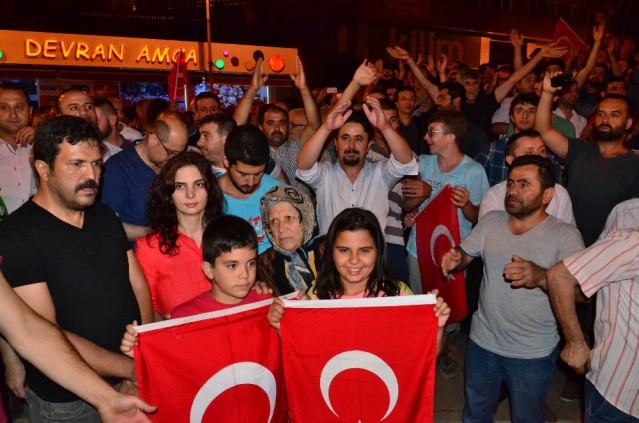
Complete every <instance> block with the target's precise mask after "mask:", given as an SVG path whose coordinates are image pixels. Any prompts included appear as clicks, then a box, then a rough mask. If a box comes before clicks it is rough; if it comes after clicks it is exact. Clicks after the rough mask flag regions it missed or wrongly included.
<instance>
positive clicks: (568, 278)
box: [546, 261, 590, 373]
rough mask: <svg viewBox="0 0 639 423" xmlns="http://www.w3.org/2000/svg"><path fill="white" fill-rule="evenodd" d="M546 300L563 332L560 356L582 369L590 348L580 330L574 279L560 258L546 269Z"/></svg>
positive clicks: (580, 370) (588, 359)
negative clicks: (564, 342) (562, 345)
mask: <svg viewBox="0 0 639 423" xmlns="http://www.w3.org/2000/svg"><path fill="white" fill-rule="evenodd" d="M546 283H547V286H548V293H549V296H550V304H551V305H552V308H553V310H554V312H555V316H556V317H557V321H558V322H559V326H561V330H562V332H563V334H564V338H565V340H566V345H565V346H564V348H563V350H562V351H561V358H562V359H563V360H564V361H565V362H566V363H567V364H568V365H569V366H570V367H572V368H573V369H575V371H577V372H578V373H583V372H584V370H585V369H586V366H587V365H588V362H589V361H590V348H588V344H587V343H586V338H585V336H584V334H583V332H582V331H581V326H580V325H579V319H578V318H577V309H576V307H575V297H576V291H575V288H576V287H579V283H578V282H577V279H575V277H574V276H573V275H572V274H571V273H570V272H569V271H568V269H567V268H566V266H565V265H564V262H563V261H560V262H559V263H557V264H555V265H554V266H553V267H551V268H550V269H549V270H548V271H547V272H546Z"/></svg>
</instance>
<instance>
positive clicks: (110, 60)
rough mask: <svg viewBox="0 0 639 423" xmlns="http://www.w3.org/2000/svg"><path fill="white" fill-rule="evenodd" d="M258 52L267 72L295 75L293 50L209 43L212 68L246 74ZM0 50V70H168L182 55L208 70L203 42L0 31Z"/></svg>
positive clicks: (192, 66) (195, 66)
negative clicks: (44, 67) (4, 67)
mask: <svg viewBox="0 0 639 423" xmlns="http://www.w3.org/2000/svg"><path fill="white" fill-rule="evenodd" d="M257 50H259V51H261V52H262V54H263V55H264V58H265V65H266V66H265V67H264V71H265V72H266V73H280V72H282V73H293V72H295V56H296V55H297V49H293V48H281V47H264V46H247V45H238V44H218V43H212V44H211V51H212V62H213V63H214V67H213V69H214V71H218V72H219V71H221V70H222V69H224V71H225V72H231V73H247V72H251V71H252V69H253V64H254V59H253V57H254V54H255V52H256V51H257ZM0 51H2V52H3V55H2V56H0V69H1V67H2V65H4V64H12V65H58V66H88V67H114V68H130V69H166V70H168V69H170V68H171V66H172V65H173V63H174V62H175V61H176V59H177V55H178V53H179V52H180V51H182V52H184V54H185V55H186V61H187V63H188V67H189V70H195V71H198V70H199V71H207V70H208V64H207V63H208V56H207V45H206V43H203V42H191V41H174V40H155V39H143V38H125V37H105V36H95V35H73V34H52V33H44V32H23V31H5V30H0Z"/></svg>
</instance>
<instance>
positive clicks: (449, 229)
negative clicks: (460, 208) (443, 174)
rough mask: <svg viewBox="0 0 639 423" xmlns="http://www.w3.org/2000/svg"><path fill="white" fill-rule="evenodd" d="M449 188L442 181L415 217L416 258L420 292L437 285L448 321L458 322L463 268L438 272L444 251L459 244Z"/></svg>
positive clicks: (463, 286) (463, 296) (465, 308)
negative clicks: (448, 314)
mask: <svg viewBox="0 0 639 423" xmlns="http://www.w3.org/2000/svg"><path fill="white" fill-rule="evenodd" d="M452 195H453V188H452V187H451V186H450V185H446V186H445V187H444V188H442V189H441V191H440V192H438V193H437V195H436V196H435V198H433V199H432V200H431V201H430V202H429V203H428V205H427V206H426V207H425V208H424V209H423V210H422V211H421V212H420V213H419V214H418V215H417V217H416V218H415V226H416V227H415V231H416V232H415V240H416V241H417V261H418V262H419V272H420V273H421V277H422V292H429V291H431V290H433V289H435V288H437V289H439V295H440V296H441V297H442V298H443V299H444V301H446V302H447V303H448V306H449V307H450V311H451V313H450V317H449V318H448V321H449V322H451V323H452V322H458V321H460V320H462V319H463V318H464V317H466V315H467V314H468V305H467V303H466V278H465V277H464V272H459V273H455V274H454V275H453V274H450V275H449V276H448V277H447V278H446V277H444V276H443V275H442V272H441V268H440V263H441V261H442V258H443V257H444V254H446V252H447V251H448V250H450V249H451V248H453V247H455V246H456V245H459V243H460V241H461V237H460V235H459V216H458V214H457V207H455V205H454V204H453V203H452V201H451V198H452Z"/></svg>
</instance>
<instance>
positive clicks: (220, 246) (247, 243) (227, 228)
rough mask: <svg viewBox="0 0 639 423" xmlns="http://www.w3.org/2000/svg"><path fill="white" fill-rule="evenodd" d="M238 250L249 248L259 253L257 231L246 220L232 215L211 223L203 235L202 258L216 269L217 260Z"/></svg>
mask: <svg viewBox="0 0 639 423" xmlns="http://www.w3.org/2000/svg"><path fill="white" fill-rule="evenodd" d="M236 248H249V249H251V250H255V251H256V252H257V235H256V234H255V229H254V228H253V226H251V224H250V223H248V222H247V221H246V220H244V219H242V218H240V217H237V216H232V215H226V216H220V217H218V218H216V219H214V220H212V221H211V223H209V224H208V225H207V226H206V229H204V233H203V234H202V258H203V259H204V261H206V262H208V263H209V264H210V265H211V266H213V267H215V260H216V259H217V258H218V257H219V256H221V255H222V254H223V253H230V252H231V251H232V250H234V249H236Z"/></svg>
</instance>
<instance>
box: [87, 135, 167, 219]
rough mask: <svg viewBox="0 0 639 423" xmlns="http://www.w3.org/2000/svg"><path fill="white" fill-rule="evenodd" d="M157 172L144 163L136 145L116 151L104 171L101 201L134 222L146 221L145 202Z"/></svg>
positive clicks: (123, 217)
mask: <svg viewBox="0 0 639 423" xmlns="http://www.w3.org/2000/svg"><path fill="white" fill-rule="evenodd" d="M156 176H157V174H156V173H155V172H154V171H153V169H151V168H150V167H149V165H147V164H146V163H144V161H143V160H142V158H140V156H139V155H138V152H137V150H136V148H135V147H132V148H129V149H126V150H122V151H120V152H119V153H117V154H115V155H113V156H112V157H111V158H110V159H109V160H108V161H107V162H106V163H105V164H104V170H103V172H102V197H101V200H100V201H101V202H102V203H103V204H106V205H107V206H109V207H110V208H111V209H112V210H113V211H114V212H116V213H117V214H118V216H119V217H120V220H121V221H122V222H125V223H131V224H133V225H147V224H148V220H149V216H148V213H147V210H146V203H147V201H148V199H149V193H150V192H151V185H152V184H153V181H154V180H155V178H156Z"/></svg>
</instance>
